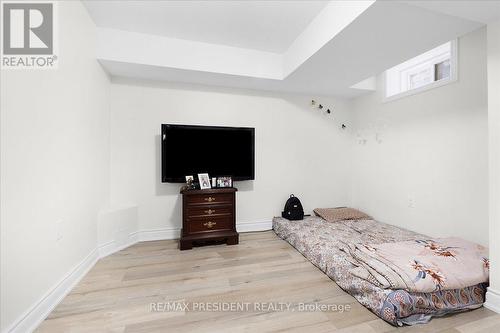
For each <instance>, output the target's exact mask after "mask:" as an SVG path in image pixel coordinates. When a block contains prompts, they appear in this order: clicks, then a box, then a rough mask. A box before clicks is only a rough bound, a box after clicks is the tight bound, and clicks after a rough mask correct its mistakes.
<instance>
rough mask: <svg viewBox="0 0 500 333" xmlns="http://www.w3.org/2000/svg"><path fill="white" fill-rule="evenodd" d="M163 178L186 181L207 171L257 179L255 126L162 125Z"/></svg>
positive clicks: (218, 175)
mask: <svg viewBox="0 0 500 333" xmlns="http://www.w3.org/2000/svg"><path fill="white" fill-rule="evenodd" d="M161 139H162V141H161V170H162V175H161V178H162V182H164V183H184V182H185V181H186V178H185V177H186V176H189V175H193V176H194V177H195V179H197V174H198V173H205V172H206V173H208V174H209V176H210V177H222V176H231V177H232V178H233V180H236V181H239V180H253V179H255V129H254V128H248V127H220V126H194V125H172V124H163V125H161Z"/></svg>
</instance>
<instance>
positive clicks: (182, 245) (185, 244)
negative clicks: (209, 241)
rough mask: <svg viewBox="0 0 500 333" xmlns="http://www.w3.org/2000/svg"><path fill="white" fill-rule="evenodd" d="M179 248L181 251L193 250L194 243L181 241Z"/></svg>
mask: <svg viewBox="0 0 500 333" xmlns="http://www.w3.org/2000/svg"><path fill="white" fill-rule="evenodd" d="M179 247H180V249H181V251H183V250H191V249H192V248H193V242H192V241H185V240H182V239H181V241H180V244H179Z"/></svg>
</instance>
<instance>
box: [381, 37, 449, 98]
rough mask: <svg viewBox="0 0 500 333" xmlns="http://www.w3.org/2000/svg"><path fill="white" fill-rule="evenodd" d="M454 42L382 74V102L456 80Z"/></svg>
mask: <svg viewBox="0 0 500 333" xmlns="http://www.w3.org/2000/svg"><path fill="white" fill-rule="evenodd" d="M456 43H457V42H456V40H453V41H450V42H448V43H445V44H443V45H440V46H438V47H436V48H434V49H432V50H430V51H427V52H425V53H423V54H421V55H419V56H416V57H415V58H412V59H410V60H408V61H405V62H403V63H401V64H399V65H397V66H394V67H392V68H390V69H388V70H387V71H386V72H385V101H391V100H393V99H397V98H400V97H404V96H409V95H413V94H416V93H419V92H422V91H425V90H429V89H432V88H436V87H440V86H443V85H445V84H448V83H450V82H453V81H456V78H457V47H456Z"/></svg>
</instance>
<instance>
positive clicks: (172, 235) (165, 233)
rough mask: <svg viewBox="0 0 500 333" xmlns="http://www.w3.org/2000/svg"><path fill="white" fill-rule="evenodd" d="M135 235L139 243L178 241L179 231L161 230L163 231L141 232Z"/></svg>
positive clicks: (173, 229) (176, 229) (177, 229)
mask: <svg viewBox="0 0 500 333" xmlns="http://www.w3.org/2000/svg"><path fill="white" fill-rule="evenodd" d="M137 234H138V241H139V242H147V241H155V240H166V239H179V238H180V237H181V229H180V228H163V229H151V230H141V231H139V232H138V233H137Z"/></svg>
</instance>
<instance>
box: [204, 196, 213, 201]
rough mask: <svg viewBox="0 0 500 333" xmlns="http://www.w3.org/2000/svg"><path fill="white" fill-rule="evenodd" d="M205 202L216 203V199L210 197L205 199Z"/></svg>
mask: <svg viewBox="0 0 500 333" xmlns="http://www.w3.org/2000/svg"><path fill="white" fill-rule="evenodd" d="M205 201H208V202H212V201H215V198H213V197H208V198H205Z"/></svg>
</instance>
